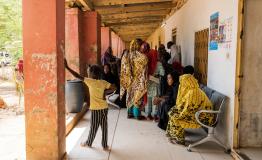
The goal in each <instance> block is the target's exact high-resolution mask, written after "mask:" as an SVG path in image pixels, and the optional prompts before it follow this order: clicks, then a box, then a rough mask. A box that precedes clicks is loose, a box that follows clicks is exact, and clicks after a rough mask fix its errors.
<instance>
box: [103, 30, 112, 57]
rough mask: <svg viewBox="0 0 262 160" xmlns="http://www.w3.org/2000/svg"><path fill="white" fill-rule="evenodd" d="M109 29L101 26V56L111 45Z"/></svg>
mask: <svg viewBox="0 0 262 160" xmlns="http://www.w3.org/2000/svg"><path fill="white" fill-rule="evenodd" d="M111 46H112V44H111V31H110V28H109V27H101V56H103V55H104V53H105V52H106V50H107V49H108V47H111Z"/></svg>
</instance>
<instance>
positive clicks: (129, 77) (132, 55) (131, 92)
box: [120, 40, 148, 119]
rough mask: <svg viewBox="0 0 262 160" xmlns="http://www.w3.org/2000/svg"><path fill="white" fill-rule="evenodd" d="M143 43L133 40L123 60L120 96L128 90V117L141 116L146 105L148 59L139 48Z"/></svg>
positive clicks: (137, 117)
mask: <svg viewBox="0 0 262 160" xmlns="http://www.w3.org/2000/svg"><path fill="white" fill-rule="evenodd" d="M140 47H141V43H139V41H138V40H133V41H132V42H131V43H130V51H129V53H128V54H124V55H123V57H122V61H121V73H120V97H121V98H122V97H123V95H124V93H125V92H126V93H127V95H126V105H127V108H128V118H131V117H133V116H134V117H135V118H136V119H140V118H141V108H142V107H143V106H144V105H145V102H144V101H143V99H144V96H145V95H146V93H147V85H148V73H147V72H148V68H147V63H148V59H147V57H146V55H144V54H142V53H141V52H140V51H139V50H140Z"/></svg>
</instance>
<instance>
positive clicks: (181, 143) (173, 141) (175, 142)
mask: <svg viewBox="0 0 262 160" xmlns="http://www.w3.org/2000/svg"><path fill="white" fill-rule="evenodd" d="M169 142H170V143H172V144H179V145H183V146H185V141H178V140H176V139H172V138H169Z"/></svg>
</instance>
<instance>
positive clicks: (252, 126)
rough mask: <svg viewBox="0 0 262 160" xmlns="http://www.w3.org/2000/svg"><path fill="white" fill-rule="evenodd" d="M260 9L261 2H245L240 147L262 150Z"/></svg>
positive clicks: (261, 32) (261, 37) (261, 14)
mask: <svg viewBox="0 0 262 160" xmlns="http://www.w3.org/2000/svg"><path fill="white" fill-rule="evenodd" d="M261 6H262V1H261V0H252V1H246V3H245V17H244V19H245V24H244V44H243V54H242V69H243V79H242V81H241V101H240V123H239V138H240V139H239V140H240V143H239V144H240V147H262V99H261V97H262V86H261V82H262V76H261V75H262V63H261V62H262V45H260V44H259V42H261V40H262V31H261V26H262V22H261V19H262V10H261ZM257 42H258V43H257Z"/></svg>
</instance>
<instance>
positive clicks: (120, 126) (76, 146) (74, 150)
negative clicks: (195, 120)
mask: <svg viewBox="0 0 262 160" xmlns="http://www.w3.org/2000/svg"><path fill="white" fill-rule="evenodd" d="M108 118H109V121H108V124H109V127H108V129H109V139H108V142H109V146H110V148H111V149H112V150H111V151H110V152H105V151H103V149H102V147H101V144H100V143H101V130H100V129H99V131H98V134H97V137H96V139H95V141H94V144H93V148H92V149H90V148H82V147H80V142H82V141H83V140H85V139H86V138H87V136H88V132H89V127H90V113H87V114H86V115H85V116H84V117H83V119H82V120H81V121H80V122H79V123H78V125H77V126H76V127H75V128H74V129H73V131H72V132H71V133H70V134H69V136H68V137H67V140H66V143H67V153H68V159H70V160H84V159H92V160H133V159H137V160H148V159H150V160H162V159H163V160H180V159H181V160H232V159H233V158H232V157H231V156H230V155H229V154H227V153H225V152H224V150H223V148H220V147H218V146H216V145H215V144H213V143H207V144H205V145H201V146H199V147H198V148H195V149H193V152H188V151H187V150H186V149H185V147H184V146H181V145H173V144H171V143H169V142H168V139H167V138H166V136H165V132H164V131H162V130H160V129H159V128H158V127H157V124H156V123H154V122H152V121H137V120H134V119H133V120H132V119H131V120H129V119H127V118H126V109H122V110H115V109H114V108H111V109H110V111H109V115H108ZM201 135H202V136H203V135H205V133H204V132H203V131H202V130H195V131H194V130H189V131H188V132H187V139H188V142H193V141H196V140H198V139H200V138H201V137H202V136H201Z"/></svg>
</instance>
